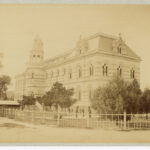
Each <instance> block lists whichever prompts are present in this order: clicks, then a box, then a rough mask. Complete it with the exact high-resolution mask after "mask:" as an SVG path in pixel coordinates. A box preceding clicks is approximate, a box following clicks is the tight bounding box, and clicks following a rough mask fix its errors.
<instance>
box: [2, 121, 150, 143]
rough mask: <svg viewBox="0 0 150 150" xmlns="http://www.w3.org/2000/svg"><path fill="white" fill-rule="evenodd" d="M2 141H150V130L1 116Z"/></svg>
mask: <svg viewBox="0 0 150 150" xmlns="http://www.w3.org/2000/svg"><path fill="white" fill-rule="evenodd" d="M0 143H50V144H55V143H66V144H67V143H83V144H84V143H86V144H87V143H89V144H94V143H97V144H98V143H109V144H111V143H113V144H115V143H150V130H143V131H142V130H139V131H112V130H100V129H77V128H57V127H50V126H39V125H32V124H28V123H23V122H18V121H14V120H11V119H7V118H0Z"/></svg>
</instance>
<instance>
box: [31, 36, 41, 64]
mask: <svg viewBox="0 0 150 150" xmlns="http://www.w3.org/2000/svg"><path fill="white" fill-rule="evenodd" d="M43 59H44V50H43V42H42V41H41V39H40V37H39V36H38V35H37V36H36V37H35V39H34V43H33V47H32V49H31V51H30V60H29V65H31V66H36V65H38V66H39V65H40V64H42V63H43Z"/></svg>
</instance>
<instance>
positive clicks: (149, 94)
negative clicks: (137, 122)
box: [139, 88, 150, 113]
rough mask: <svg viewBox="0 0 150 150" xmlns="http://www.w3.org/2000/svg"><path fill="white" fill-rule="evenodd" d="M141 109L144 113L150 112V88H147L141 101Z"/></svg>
mask: <svg viewBox="0 0 150 150" xmlns="http://www.w3.org/2000/svg"><path fill="white" fill-rule="evenodd" d="M139 104H140V105H139V106H140V107H139V111H140V112H142V113H149V112H150V89H148V88H147V89H145V90H144V92H143V94H142V96H141V98H140V103H139Z"/></svg>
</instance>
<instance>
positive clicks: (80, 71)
mask: <svg viewBox="0 0 150 150" xmlns="http://www.w3.org/2000/svg"><path fill="white" fill-rule="evenodd" d="M78 73H79V74H78V75H79V78H81V76H82V70H81V68H80V69H79V71H78Z"/></svg>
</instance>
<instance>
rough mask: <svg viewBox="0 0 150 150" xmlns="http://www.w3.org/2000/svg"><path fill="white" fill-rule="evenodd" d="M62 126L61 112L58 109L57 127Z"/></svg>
mask: <svg viewBox="0 0 150 150" xmlns="http://www.w3.org/2000/svg"><path fill="white" fill-rule="evenodd" d="M59 124H60V112H59V108H58V109H57V126H58V127H59Z"/></svg>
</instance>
